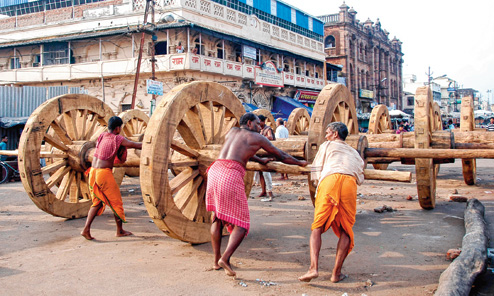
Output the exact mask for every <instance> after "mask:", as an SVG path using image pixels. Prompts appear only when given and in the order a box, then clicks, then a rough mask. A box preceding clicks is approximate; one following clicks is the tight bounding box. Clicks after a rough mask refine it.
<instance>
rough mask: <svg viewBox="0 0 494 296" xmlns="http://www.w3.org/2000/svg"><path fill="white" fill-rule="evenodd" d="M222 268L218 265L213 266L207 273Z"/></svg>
mask: <svg viewBox="0 0 494 296" xmlns="http://www.w3.org/2000/svg"><path fill="white" fill-rule="evenodd" d="M221 268H222V267H221V266H219V265H218V264H215V265H213V267H208V268H206V271H212V270H220V269H221Z"/></svg>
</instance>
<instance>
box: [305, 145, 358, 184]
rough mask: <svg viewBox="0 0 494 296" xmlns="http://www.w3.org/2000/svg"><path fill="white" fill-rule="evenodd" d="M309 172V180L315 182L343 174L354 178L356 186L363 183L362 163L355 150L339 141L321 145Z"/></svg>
mask: <svg viewBox="0 0 494 296" xmlns="http://www.w3.org/2000/svg"><path fill="white" fill-rule="evenodd" d="M311 171H312V172H311V179H315V180H323V179H324V178H325V177H327V176H329V175H332V174H343V175H349V176H353V177H355V179H357V184H358V185H361V184H362V183H363V182H364V161H363V160H362V158H361V157H360V155H359V154H358V152H357V150H355V149H353V148H352V146H350V145H348V144H347V143H345V142H344V141H341V140H335V141H331V142H330V141H326V142H324V143H322V144H321V146H320V147H319V150H318V151H317V154H316V157H315V158H314V162H313V163H312V167H311Z"/></svg>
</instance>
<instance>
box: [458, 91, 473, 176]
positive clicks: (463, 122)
mask: <svg viewBox="0 0 494 296" xmlns="http://www.w3.org/2000/svg"><path fill="white" fill-rule="evenodd" d="M460 115H461V116H460V131H462V132H467V131H473V130H474V129H475V117H474V114H473V98H472V97H471V96H468V97H464V98H463V99H462V100H461V113H460ZM461 166H462V171H463V180H465V183H466V184H467V185H475V183H476V182H477V162H476V160H475V158H469V159H462V160H461Z"/></svg>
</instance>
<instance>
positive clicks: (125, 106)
mask: <svg viewBox="0 0 494 296" xmlns="http://www.w3.org/2000/svg"><path fill="white" fill-rule="evenodd" d="M130 109H132V104H122V112H124V111H127V110H130Z"/></svg>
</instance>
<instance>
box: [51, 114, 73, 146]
mask: <svg viewBox="0 0 494 296" xmlns="http://www.w3.org/2000/svg"><path fill="white" fill-rule="evenodd" d="M50 127H51V128H52V129H53V131H54V132H55V134H56V135H57V136H58V137H59V138H60V140H61V141H62V143H64V144H65V145H72V140H71V139H70V138H69V135H68V134H67V131H66V130H65V128H64V127H63V126H62V125H61V124H60V121H58V120H57V119H55V120H54V121H52V123H51V124H50Z"/></svg>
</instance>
